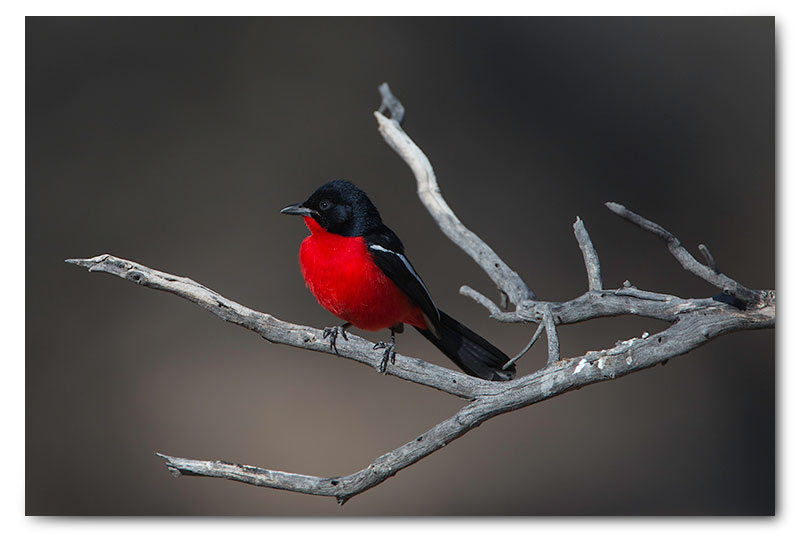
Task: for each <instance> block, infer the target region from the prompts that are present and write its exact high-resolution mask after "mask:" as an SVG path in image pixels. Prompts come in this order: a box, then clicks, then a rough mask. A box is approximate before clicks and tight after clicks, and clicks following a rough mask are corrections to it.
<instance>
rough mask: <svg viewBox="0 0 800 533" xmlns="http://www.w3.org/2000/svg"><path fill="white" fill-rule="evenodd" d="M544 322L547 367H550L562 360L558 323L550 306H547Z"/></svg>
mask: <svg viewBox="0 0 800 533" xmlns="http://www.w3.org/2000/svg"><path fill="white" fill-rule="evenodd" d="M542 322H544V329H545V331H547V365H548V366H549V365H552V364H555V363H556V362H557V361H558V360H559V359H561V346H560V345H559V342H558V333H557V332H556V322H555V319H554V318H553V313H552V311H550V306H545V308H544V316H543V318H542Z"/></svg>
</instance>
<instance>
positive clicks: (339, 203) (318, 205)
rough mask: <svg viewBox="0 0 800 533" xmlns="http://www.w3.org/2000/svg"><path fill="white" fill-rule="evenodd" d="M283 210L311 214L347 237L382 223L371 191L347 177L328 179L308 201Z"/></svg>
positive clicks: (364, 231)
mask: <svg viewBox="0 0 800 533" xmlns="http://www.w3.org/2000/svg"><path fill="white" fill-rule="evenodd" d="M281 213H283V214H285V215H302V216H305V217H311V218H313V219H314V220H315V221H316V222H317V223H318V224H319V225H320V226H322V227H323V228H325V229H326V230H327V231H329V232H331V233H336V234H338V235H344V236H345V237H359V236H364V235H367V234H368V233H370V232H371V231H374V230H375V229H376V228H378V227H379V226H381V225H382V222H381V215H380V214H379V213H378V210H377V209H376V208H375V206H374V205H373V204H372V202H371V201H370V199H369V197H368V196H367V194H366V193H365V192H364V191H362V190H361V189H359V188H358V187H356V186H355V185H353V184H352V183H350V182H349V181H347V180H334V181H331V182H328V183H326V184H325V185H323V186H322V187H320V188H319V189H317V190H316V191H314V194H312V195H311V196H310V197H309V198H308V200H306V201H305V202H302V203H299V204H292V205H288V206H286V207H284V208H283V209H281Z"/></svg>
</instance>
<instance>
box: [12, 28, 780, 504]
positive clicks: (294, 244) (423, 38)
mask: <svg viewBox="0 0 800 533" xmlns="http://www.w3.org/2000/svg"><path fill="white" fill-rule="evenodd" d="M774 45H775V42H774V19H773V18H724V19H722V18H690V19H685V18H664V19H636V18H626V19H619V18H598V19H582V18H578V19H559V18H544V19H526V18H516V19H507V18H492V19H485V18H478V19H424V18H416V19H372V18H358V19H356V18H343V19H315V18H307V19H293V18H290V19H277V18H276V19H239V18H225V19H205V18H186V19H183V18H169V19H149V18H127V19H122V18H119V19H106V18H53V19H49V18H45V19H42V18H29V19H28V20H27V24H26V55H27V78H26V85H27V101H26V113H27V125H26V166H27V195H26V196H27V206H26V235H27V247H26V248H27V250H26V254H27V256H26V260H27V263H26V268H27V276H26V282H27V287H26V291H27V302H26V309H27V320H26V358H27V359H26V360H27V365H26V412H27V424H26V443H27V453H26V461H27V479H26V487H25V490H26V506H27V508H26V511H27V513H28V514H58V515H60V514H66V515H73V514H79V515H95V514H101V515H117V514H124V515H153V514H155V515H172V514H177V515H193V514H203V515H207V514H212V515H334V516H347V515H451V514H452V515H461V514H477V515H529V514H591V515H594V514H771V513H773V512H774V505H775V503H774V502H775V448H774V446H775V380H774V374H775V345H774V332H773V331H754V332H743V333H735V334H731V335H728V336H725V337H722V338H719V339H717V340H714V341H713V342H711V343H709V344H708V345H706V346H704V347H702V348H701V349H698V350H696V351H694V352H692V353H690V354H688V355H687V356H685V357H681V358H679V359H676V360H674V361H672V362H671V363H670V364H668V365H666V366H663V367H662V366H659V367H657V368H654V369H650V370H647V371H645V372H641V373H639V374H635V375H633V376H630V377H626V378H623V379H620V380H617V381H613V382H610V383H604V384H600V385H596V386H592V387H587V388H584V389H582V390H580V391H577V392H571V393H569V394H566V395H564V396H561V397H557V398H555V399H552V400H550V401H547V402H544V403H542V404H539V405H535V406H532V407H529V408H526V409H524V410H521V411H517V412H514V413H510V414H507V415H504V416H501V417H499V418H496V419H493V420H491V421H489V422H487V423H486V424H484V425H483V426H481V427H480V428H479V429H477V430H475V431H473V432H471V433H469V434H468V435H466V436H465V437H464V438H461V439H459V440H457V441H455V442H454V443H453V444H451V445H450V446H448V447H447V448H446V449H444V450H442V451H440V452H438V453H436V454H434V455H432V456H430V457H428V458H426V459H425V460H424V461H422V462H421V463H418V464H417V465H414V466H413V467H411V468H409V469H407V470H404V471H402V472H400V473H399V474H398V475H397V476H396V477H394V478H392V479H390V480H388V481H387V482H386V483H384V484H383V485H380V486H379V487H376V488H374V489H372V490H370V491H368V492H367V493H364V494H362V495H360V496H358V497H356V498H354V499H353V500H351V501H350V502H349V503H348V504H347V505H345V506H344V507H341V508H340V507H338V506H337V505H336V504H335V502H334V501H333V500H331V499H327V498H320V497H315V496H306V495H299V494H294V493H287V492H280V491H275V490H270V489H259V488H255V487H251V486H246V485H242V484H237V483H232V482H226V481H222V480H214V479H201V478H181V479H173V478H172V477H171V476H170V475H169V474H168V473H167V471H166V469H165V468H164V466H163V462H162V461H161V460H160V459H158V458H156V457H154V456H153V452H154V451H161V452H164V453H168V454H173V455H180V456H184V457H192V458H203V459H226V460H231V461H236V462H241V463H246V464H252V465H259V466H264V467H268V468H274V469H279V470H285V471H292V472H299V473H306V474H315V475H321V476H328V475H338V474H349V473H351V472H353V471H355V470H358V469H360V468H363V467H364V466H366V465H367V464H369V462H370V461H371V460H372V459H374V458H375V457H377V456H379V455H381V454H383V453H385V452H386V451H389V450H391V449H393V448H395V447H397V446H399V445H401V444H403V443H405V442H406V441H408V440H410V439H412V438H415V437H416V436H417V435H418V434H420V433H421V432H423V431H425V430H427V429H428V428H430V427H431V426H432V425H434V424H436V423H437V422H438V421H440V420H441V419H443V418H445V417H447V416H449V415H450V414H452V413H453V412H454V411H455V410H457V409H458V408H459V407H460V406H461V405H462V401H460V400H458V399H456V398H452V397H449V396H447V395H444V394H442V393H438V392H436V391H433V390H429V389H426V388H424V387H421V386H418V385H414V384H410V383H406V382H403V381H400V380H397V379H393V378H391V377H384V376H381V375H378V374H377V373H376V372H375V371H374V370H371V369H370V368H367V367H364V366H360V365H357V364H353V363H351V362H347V361H344V360H339V359H337V358H335V357H328V356H324V355H321V354H315V353H310V352H304V351H301V350H298V349H294V348H287V347H283V346H277V345H271V344H268V343H266V342H264V341H263V340H262V339H260V338H259V337H258V336H257V335H254V334H253V333H251V332H248V331H245V330H243V329H240V328H237V327H234V326H232V325H230V324H226V323H224V322H222V321H220V320H218V319H216V318H214V317H213V316H212V315H210V314H209V313H207V312H205V311H203V310H201V309H199V308H198V307H196V306H193V305H191V304H189V303H187V302H186V301H183V300H181V299H179V298H176V297H175V296H171V295H166V294H162V293H158V292H155V291H152V290H149V289H144V288H141V287H136V286H135V285H133V284H131V283H126V282H124V281H122V280H120V279H115V278H112V277H110V276H107V275H95V274H89V273H87V272H86V271H85V270H82V269H79V268H77V267H74V266H70V265H67V264H64V263H63V260H64V259H65V258H67V257H90V256H94V255H97V254H100V253H103V252H109V253H112V254H116V255H119V256H121V257H124V258H128V259H131V260H134V261H137V262H141V263H143V264H145V265H148V266H151V267H154V268H157V269H161V270H165V271H168V272H171V273H175V274H180V275H186V276H189V277H191V278H193V279H195V280H197V281H199V282H200V283H203V284H205V285H207V286H209V287H211V288H213V289H214V290H216V291H218V292H221V293H222V294H224V295H226V296H228V297H230V298H233V299H235V300H237V301H239V302H241V303H243V304H245V305H247V306H250V307H253V308H255V309H259V310H263V311H267V312H270V313H272V314H274V315H276V316H278V317H280V318H282V319H285V320H290V321H295V322H300V323H305V324H310V325H314V326H317V327H322V326H326V325H332V324H334V323H336V322H337V320H336V319H335V318H334V317H332V316H331V315H329V314H328V313H327V312H326V311H324V310H323V309H322V308H320V307H319V306H318V305H317V304H316V302H315V300H314V299H313V297H312V296H311V295H310V294H309V293H308V291H307V290H306V289H305V287H304V285H303V281H302V278H301V276H300V272H299V268H298V265H297V251H298V248H299V245H300V241H301V240H302V239H303V238H304V236H305V235H306V229H305V227H304V226H303V224H302V223H301V222H300V221H299V220H297V219H293V218H289V217H285V216H282V215H279V214H278V210H279V209H280V208H281V207H283V206H284V205H286V204H288V203H291V202H296V201H300V200H303V199H305V197H306V196H307V195H308V194H309V193H310V192H311V191H313V190H314V189H315V188H316V187H317V186H318V185H320V184H322V183H323V182H325V181H327V180H330V179H333V178H339V177H347V178H350V179H352V180H353V181H355V182H356V183H357V184H358V185H360V186H361V187H362V188H364V189H365V190H366V191H368V192H369V193H370V195H371V197H372V199H373V201H374V202H375V203H376V205H377V206H378V207H379V209H380V210H381V213H382V214H383V218H384V220H385V221H386V222H387V223H388V224H389V225H390V226H391V227H392V228H393V229H394V230H395V231H396V232H397V233H398V234H399V235H400V237H401V238H402V239H403V240H404V241H405V244H406V248H407V251H408V254H409V256H410V257H411V258H412V260H413V261H414V264H415V266H416V267H417V269H418V270H419V272H420V273H421V274H422V276H423V278H424V279H425V280H426V282H427V284H428V286H429V288H430V289H431V291H432V293H433V296H434V298H435V299H436V301H437V303H438V305H439V306H440V307H442V308H443V309H445V310H447V311H448V312H449V313H451V314H454V315H455V316H457V317H458V318H459V319H461V320H462V321H464V322H466V323H467V324H469V325H470V326H471V327H473V328H474V329H476V330H477V331H479V332H481V333H482V334H483V335H485V336H486V337H487V338H489V339H491V340H492V341H494V342H495V343H496V344H497V345H498V346H500V347H501V348H503V349H504V350H505V351H507V352H508V353H515V352H516V351H517V350H519V349H520V348H521V347H522V346H524V345H525V343H526V342H527V341H528V339H529V336H530V335H531V333H532V331H533V329H532V327H531V326H523V325H503V324H498V323H495V322H493V321H492V320H490V319H489V318H488V317H487V313H486V312H485V310H484V309H483V308H481V307H479V306H477V305H476V304H474V303H472V302H471V301H469V300H467V299H466V298H464V297H461V296H459V295H458V288H459V286H460V285H462V284H465V283H467V284H470V285H472V286H473V287H475V288H478V289H479V290H482V291H484V292H486V293H487V294H491V295H494V292H493V288H492V285H491V283H490V282H489V281H488V279H487V278H486V276H485V275H484V274H483V272H482V271H481V270H480V269H479V268H478V267H477V266H475V265H474V264H473V263H471V262H470V260H469V259H468V258H467V257H466V256H465V255H464V254H463V253H462V252H461V251H460V250H459V249H457V248H456V247H455V246H454V245H453V244H451V243H450V242H449V241H448V240H447V239H446V238H445V237H444V236H443V235H442V234H441V233H440V232H439V231H438V229H437V227H436V226H435V224H434V223H433V221H432V219H431V218H430V217H429V216H428V214H427V212H426V211H425V210H424V209H423V207H422V206H421V205H420V203H419V201H418V200H417V198H416V194H415V183H414V181H413V178H412V177H411V174H410V172H409V170H408V168H407V167H406V166H405V165H404V163H403V162H402V161H401V160H400V159H399V158H398V157H397V156H396V155H395V154H394V152H392V151H391V149H390V148H388V147H387V146H386V145H385V144H384V143H383V141H382V140H381V138H380V136H379V134H378V133H377V131H376V125H375V122H374V119H373V117H372V114H371V113H372V111H373V110H374V109H376V108H377V106H378V104H379V97H378V94H377V91H376V88H377V86H378V85H379V83H381V82H383V81H388V82H389V83H390V85H391V87H392V89H393V90H394V92H395V94H397V95H398V97H399V98H400V99H401V100H402V101H403V103H404V104H405V106H406V108H407V110H408V116H407V122H406V124H405V128H406V131H407V132H408V133H409V134H410V135H411V136H412V138H413V139H414V140H415V141H416V142H417V143H418V144H419V145H420V146H421V147H422V148H423V150H425V152H426V153H427V154H428V156H429V157H430V159H431V161H432V163H433V165H434V168H435V169H436V171H437V174H438V176H439V181H440V185H441V189H442V191H443V193H444V195H445V198H446V199H447V200H448V201H449V202H450V205H451V206H452V207H453V209H454V210H455V211H456V213H457V214H458V215H459V216H460V217H461V219H462V220H463V221H464V222H465V224H466V225H467V226H468V227H470V228H471V229H472V230H474V231H475V232H477V233H478V234H479V235H481V236H482V237H483V238H484V239H485V240H486V241H487V242H488V243H489V244H490V245H492V246H493V247H494V248H495V250H496V251H497V252H498V253H499V254H500V255H501V256H502V257H503V258H504V259H506V261H507V262H508V263H509V265H510V266H511V267H512V268H514V269H516V270H517V271H518V272H520V273H521V274H522V275H523V277H524V278H525V279H526V280H527V281H528V282H529V284H530V285H531V286H532V287H533V288H534V290H535V291H536V292H537V295H538V296H539V297H540V298H542V299H550V300H565V299H569V298H572V297H574V296H576V295H578V294H580V293H581V292H583V291H584V290H585V287H586V277H585V272H584V267H583V261H582V258H581V254H580V252H579V250H578V247H577V246H576V244H575V240H574V237H573V234H572V227H571V225H572V222H573V221H574V220H575V217H576V216H581V217H582V218H583V220H584V221H585V223H586V226H587V228H588V230H589V232H590V234H591V236H592V238H593V239H594V242H595V245H596V246H597V249H598V252H599V255H600V259H601V263H602V266H603V269H604V270H603V277H604V281H605V284H606V286H607V287H611V288H613V287H618V286H620V285H621V284H622V282H623V281H624V280H626V279H629V280H630V281H631V282H632V283H634V284H635V285H637V286H639V287H641V288H645V289H649V290H654V291H662V292H669V293H672V294H677V295H680V296H686V297H705V296H710V295H713V294H716V293H717V292H718V291H716V290H715V289H714V288H713V287H711V286H709V285H707V284H705V283H704V282H702V281H700V280H699V279H697V278H695V277H693V276H692V275H690V274H688V273H687V272H685V271H683V270H682V269H681V268H680V266H679V265H678V263H677V262H676V261H675V260H673V259H672V257H671V256H670V255H669V254H668V252H667V250H666V247H665V246H664V245H663V244H662V243H661V242H660V241H658V239H656V238H655V237H653V236H652V235H649V234H646V233H644V232H643V231H641V230H639V229H637V228H635V227H633V226H631V225H629V224H627V223H626V222H624V221H622V220H621V219H619V218H617V217H615V216H614V215H613V214H611V213H610V212H609V211H607V210H606V208H605V207H604V206H603V203H604V202H605V201H608V200H613V201H616V202H619V203H622V204H624V205H626V206H628V207H630V208H631V209H633V210H634V211H637V212H639V213H641V214H643V215H645V216H647V217H649V218H651V219H652V220H654V221H656V222H658V223H660V224H662V225H664V226H665V227H666V228H667V229H669V230H671V231H672V232H673V233H675V234H676V235H677V236H678V237H679V238H680V239H681V241H682V242H683V243H685V245H686V246H687V248H689V249H691V250H694V249H696V246H697V244H698V243H700V242H703V243H706V244H707V245H708V246H709V248H710V249H711V251H712V252H713V253H714V255H715V257H716V259H717V261H718V263H719V265H720V266H721V268H722V269H723V271H724V272H725V273H727V274H729V275H731V276H732V277H734V278H736V279H737V280H738V281H740V282H742V283H744V284H746V285H748V286H751V287H754V288H767V287H774V284H775V262H774V258H775V217H774V210H775V198H774V196H775V167H774V149H775V142H774V141H775V139H774V126H775V123H774V111H775V110H774V102H775V98H774V90H775V84H774V74H775V73H774V54H775V52H774ZM664 327H666V326H665V324H662V323H658V322H655V321H650V320H644V319H633V318H616V319H604V320H598V321H594V322H591V323H587V324H582V325H575V326H568V327H564V328H563V329H561V330H560V331H561V342H562V349H563V353H564V355H565V356H574V355H579V354H582V353H583V352H584V351H585V350H588V349H599V348H603V347H607V346H612V345H613V344H614V342H615V341H616V340H617V339H627V338H630V337H633V336H637V335H641V334H642V332H643V331H649V332H651V333H652V332H655V331H658V330H659V329H663V328H664ZM359 334H363V333H359ZM365 336H368V337H369V338H373V339H380V338H383V337H384V336H385V335H382V334H381V335H372V334H368V335H367V334H365ZM399 349H400V352H401V353H404V354H408V355H414V356H419V357H422V358H425V359H428V360H430V361H432V362H436V363H439V364H446V365H449V362H447V361H446V359H445V358H444V357H443V356H442V355H441V354H439V353H438V352H437V351H436V350H435V349H434V348H433V347H432V346H431V345H429V344H428V343H427V342H426V341H425V340H424V339H423V338H422V337H421V336H419V335H417V334H416V333H415V332H410V333H406V334H404V335H402V336H401V337H400V339H399ZM545 351H546V346H545V343H539V344H538V345H537V347H536V348H535V349H534V350H533V351H532V352H531V353H530V354H529V355H527V356H526V357H525V358H524V359H523V360H522V362H521V364H520V365H519V367H520V372H521V373H528V372H532V371H534V370H536V369H538V368H539V367H540V366H541V365H542V364H543V363H544V360H545V357H546V354H545Z"/></svg>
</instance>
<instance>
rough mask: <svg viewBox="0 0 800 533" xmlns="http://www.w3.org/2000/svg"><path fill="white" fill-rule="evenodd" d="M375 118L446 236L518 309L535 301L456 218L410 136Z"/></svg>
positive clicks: (382, 118)
mask: <svg viewBox="0 0 800 533" xmlns="http://www.w3.org/2000/svg"><path fill="white" fill-rule="evenodd" d="M374 115H375V119H376V120H377V121H378V130H379V131H380V133H381V135H382V136H383V138H384V140H385V141H386V143H387V144H388V145H389V146H391V147H392V149H393V150H394V151H395V152H397V154H398V155H399V156H400V157H401V158H402V159H403V161H405V162H406V164H407V165H408V166H409V167H411V171H412V172H413V173H414V177H415V178H416V180H417V194H418V195H419V198H420V200H421V201H422V204H423V205H424V206H425V207H426V208H427V209H428V212H429V213H430V214H431V216H432V217H433V218H434V220H435V221H436V223H437V224H438V225H439V228H440V229H441V230H442V232H443V233H444V234H445V235H447V237H448V238H449V239H450V240H451V241H453V242H454V243H455V244H456V245H458V246H459V247H460V248H461V249H462V250H464V251H465V252H466V253H467V254H468V255H469V256H470V257H471V258H472V259H473V260H474V261H475V262H476V263H478V265H479V266H480V267H481V268H482V269H483V270H484V272H486V274H488V275H489V277H490V278H491V280H492V281H493V282H494V283H495V285H497V288H498V289H499V290H501V291H503V292H505V293H506V294H507V295H508V298H509V299H510V300H511V302H512V303H513V304H515V305H516V304H518V303H519V302H521V301H523V300H534V299H535V298H536V295H535V294H534V293H533V291H532V290H531V289H530V287H528V285H527V284H526V283H525V282H524V281H523V280H522V278H521V277H520V276H519V274H517V273H516V272H514V271H513V270H511V268H509V266H508V265H506V264H505V262H504V261H503V260H502V259H500V257H499V256H498V255H497V254H496V253H495V252H494V250H492V248H491V247H490V246H489V245H488V244H486V243H485V242H484V241H483V240H482V239H481V238H480V237H478V236H477V235H475V234H474V233H473V232H471V231H470V230H469V229H467V228H466V226H464V224H462V223H461V221H460V220H459V219H458V217H456V215H455V213H453V210H452V209H450V206H449V205H447V202H445V201H444V198H442V194H441V192H440V191H439V184H438V183H437V181H436V174H434V173H433V167H432V166H431V163H430V161H428V158H427V157H426V156H425V154H424V153H423V151H422V150H420V149H419V147H418V146H417V145H416V144H414V141H412V140H411V139H410V138H409V137H408V135H406V132H404V131H403V129H402V128H401V127H400V124H399V123H398V122H397V121H395V120H392V119H389V118H386V117H385V116H383V115H382V114H380V113H378V112H377V111H376V112H375V113H374Z"/></svg>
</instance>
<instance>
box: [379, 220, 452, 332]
mask: <svg viewBox="0 0 800 533" xmlns="http://www.w3.org/2000/svg"><path fill="white" fill-rule="evenodd" d="M364 240H366V241H367V249H368V250H369V253H370V255H371V256H372V259H373V260H374V261H375V264H376V265H378V267H379V268H380V269H381V270H382V271H383V273H384V274H386V276H388V278H389V279H390V280H392V281H393V282H394V284H395V285H397V286H398V287H399V288H400V290H401V291H403V292H404V293H405V294H406V295H407V296H408V297H409V298H410V299H411V301H412V302H414V304H415V305H417V306H418V307H419V308H420V309H422V312H423V314H424V315H425V322H426V323H427V325H428V328H429V329H430V330H431V332H432V333H433V334H434V335H436V337H439V335H440V329H441V325H440V324H441V322H440V321H441V317H440V316H439V310H438V309H437V308H436V305H435V304H434V303H433V298H431V294H430V293H429V292H428V288H427V287H425V283H423V281H422V278H421V277H419V274H417V271H416V270H414V267H413V266H412V265H411V262H410V261H409V260H408V258H407V257H406V256H405V254H404V253H403V243H402V242H401V241H400V239H399V238H398V237H397V235H395V234H394V232H393V231H392V230H390V229H389V228H387V227H386V226H382V227H381V228H380V229H379V230H378V231H376V232H373V233H370V234H369V235H366V236H365V237H364Z"/></svg>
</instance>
